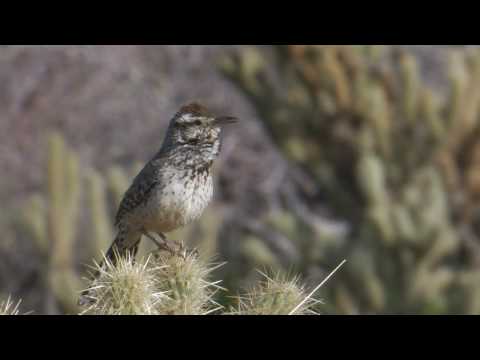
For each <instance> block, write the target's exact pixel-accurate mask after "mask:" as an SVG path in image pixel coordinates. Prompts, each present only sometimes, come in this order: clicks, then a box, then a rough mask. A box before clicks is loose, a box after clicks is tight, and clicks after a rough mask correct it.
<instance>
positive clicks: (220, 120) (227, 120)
mask: <svg viewBox="0 0 480 360" xmlns="http://www.w3.org/2000/svg"><path fill="white" fill-rule="evenodd" d="M236 122H237V118H236V117H233V116H219V117H216V118H215V119H213V123H214V124H215V125H219V126H222V125H228V124H233V123H236Z"/></svg>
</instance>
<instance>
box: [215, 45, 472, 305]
mask: <svg viewBox="0 0 480 360" xmlns="http://www.w3.org/2000/svg"><path fill="white" fill-rule="evenodd" d="M262 51H263V50H262V49H261V48H257V47H250V48H248V50H245V51H243V52H236V53H232V54H229V55H228V56H226V57H225V58H223V59H221V61H220V62H219V67H220V70H221V71H222V72H223V74H224V75H225V76H226V77H227V78H228V79H230V80H231V81H232V82H233V83H234V84H236V85H237V86H238V88H239V89H240V90H241V91H242V92H243V93H244V94H245V95H246V97H247V98H248V99H249V100H250V101H251V102H252V104H253V105H254V106H255V108H256V110H257V112H258V115H259V117H260V118H261V119H263V120H264V122H265V125H266V128H267V130H268V131H269V132H270V134H271V135H272V137H273V139H274V140H275V142H276V144H277V145H278V148H279V149H280V150H281V151H282V152H283V153H284V154H285V156H286V157H287V158H288V159H289V160H290V161H291V162H292V163H297V164H298V165H300V166H301V168H302V169H304V172H305V174H306V175H307V176H309V177H310V178H311V179H312V180H313V182H314V183H315V184H316V187H317V193H318V192H320V193H322V194H323V195H324V197H325V199H326V201H325V203H326V204H325V205H326V206H328V207H329V208H330V210H331V212H332V213H333V214H334V215H335V216H336V217H337V218H338V219H341V220H343V221H345V222H346V223H347V224H348V225H349V226H350V232H349V233H348V234H347V235H346V236H345V237H344V236H343V235H341V236H337V239H336V240H334V241H327V240H326V239H323V238H321V237H319V233H318V231H317V230H318V229H317V230H316V229H314V227H315V226H314V225H313V223H314V222H313V223H312V222H306V221H305V218H304V216H303V215H302V214H300V213H299V212H298V211H297V210H295V209H293V208H291V207H288V206H286V208H285V210H284V211H285V212H287V213H289V214H290V216H293V218H294V221H293V222H294V223H297V224H302V227H307V228H310V229H311V231H308V230H307V231H303V233H302V235H300V233H299V232H298V226H299V225H297V231H295V232H293V233H292V232H291V231H289V230H285V229H283V228H282V227H283V226H278V225H275V224H272V223H270V224H269V226H271V228H272V229H273V230H275V231H281V232H282V233H283V234H284V235H285V236H287V237H288V238H289V239H290V240H291V241H292V242H293V243H298V239H295V238H296V237H302V243H304V244H306V246H307V249H304V251H303V252H302V253H303V255H302V257H301V259H302V260H295V261H297V262H298V261H300V262H301V263H302V264H301V265H300V267H299V268H301V269H303V272H304V275H306V276H313V278H315V276H316V275H315V274H317V273H319V272H318V269H322V268H323V267H324V266H326V265H328V264H330V261H332V260H331V259H337V258H338V257H339V256H340V254H342V255H341V256H346V257H347V258H348V259H349V260H350V263H349V265H348V266H347V268H346V269H345V270H344V273H343V274H342V276H341V280H339V281H336V283H335V284H334V285H333V286H332V288H331V289H330V294H331V295H332V296H331V298H332V299H336V303H331V304H327V305H328V306H330V310H331V311H332V312H339V313H345V312H347V313H348V312H351V313H430V312H446V313H455V312H457V313H458V312H464V313H479V312H480V307H479V304H480V303H479V301H478V298H479V297H478V293H479V291H480V290H475V289H479V288H480V283H475V282H474V281H473V280H472V279H477V275H476V274H477V273H478V268H479V266H480V264H479V262H478V260H477V261H474V259H475V258H477V259H478V255H480V250H479V247H478V246H477V245H475V243H476V242H479V243H480V233H479V232H478V230H475V229H476V228H475V222H476V221H477V222H478V220H476V219H475V214H478V209H479V205H480V202H479V200H480V197H479V195H480V176H479V175H478V174H480V172H479V171H478V170H477V169H478V168H479V165H480V140H479V139H480V137H479V136H478V135H480V112H479V105H478V104H479V103H480V102H479V96H480V86H479V85H478V84H479V83H480V53H479V52H478V51H466V50H463V51H455V52H454V53H453V54H452V59H451V62H450V65H451V66H450V72H449V92H447V93H446V94H438V93H436V92H434V91H433V90H432V89H431V88H430V87H428V86H427V85H426V84H425V82H424V81H423V79H422V77H421V74H420V69H419V68H420V65H419V63H418V62H417V59H416V58H415V57H414V56H413V55H412V54H410V53H409V52H408V51H406V50H401V49H398V48H396V47H394V46H361V47H359V46H324V45H318V46H314V45H302V46H276V47H275V49H274V52H273V54H270V55H272V56H273V57H274V59H275V61H274V62H273V63H274V64H275V66H274V68H273V69H272V67H271V66H270V67H268V64H267V62H266V61H264V59H265V58H266V55H264V54H263V53H262ZM272 74H273V75H272ZM279 84H280V85H279ZM303 194H304V195H303V196H304V199H303V200H304V201H305V203H306V204H313V203H314V200H313V199H312V200H311V199H309V197H308V192H307V191H303ZM312 213H313V215H312V216H314V217H315V214H314V211H312ZM318 219H320V217H318ZM265 221H266V222H267V220H265ZM319 221H320V220H319ZM267 223H268V222H267ZM288 223H289V224H290V223H292V220H289V221H288ZM289 226H290V227H291V225H289ZM472 237H473V240H472ZM319 243H320V244H323V245H319ZM468 244H470V245H468ZM318 246H321V248H322V251H321V252H319V251H315V250H314V249H315V248H318ZM467 249H468V250H469V251H468V252H466V250H467ZM473 249H475V250H474V251H472V250H473ZM469 252H472V253H470V254H469ZM311 253H315V256H311V255H309V254H311ZM474 253H475V254H474ZM345 254H348V255H345ZM365 254H369V255H368V256H366V255H365ZM465 254H468V255H465ZM477 254H478V255H477ZM273 255H275V254H273ZM329 257H330V259H329ZM356 259H357V260H356ZM358 259H361V260H358ZM269 261H270V262H271V261H273V260H269ZM320 273H321V272H320ZM312 274H313V275H312ZM458 291H460V293H461V294H462V296H459V295H458ZM438 299H442V301H441V302H439V301H438Z"/></svg>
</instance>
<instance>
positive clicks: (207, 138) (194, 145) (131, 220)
mask: <svg viewBox="0 0 480 360" xmlns="http://www.w3.org/2000/svg"><path fill="white" fill-rule="evenodd" d="M233 121H234V118H232V117H225V116H224V117H215V116H212V115H211V114H210V113H209V112H208V110H207V109H206V108H205V107H203V106H202V105H199V104H198V103H191V104H189V105H186V106H183V107H182V108H181V109H180V110H179V111H178V112H177V113H176V114H175V116H174V117H173V119H172V120H171V121H170V124H169V127H168V129H167V133H166V135H165V139H164V142H163V144H162V146H161V148H160V150H159V151H158V152H157V153H156V154H155V156H154V157H153V158H152V159H151V160H150V161H149V162H148V163H147V164H146V165H145V167H144V168H143V169H142V170H141V171H140V173H139V174H138V175H137V176H136V177H135V179H134V180H133V182H132V184H131V186H130V187H129V189H128V190H127V191H126V193H125V195H124V197H123V199H122V201H121V202H120V205H119V208H118V211H117V214H116V216H115V226H116V227H117V229H118V233H117V236H116V238H115V239H114V241H113V243H112V245H111V247H110V249H109V250H108V251H107V253H106V257H107V259H108V260H109V261H111V262H112V263H113V264H115V263H116V257H117V256H125V255H126V254H127V253H128V252H130V253H131V254H132V255H135V254H136V251H137V248H138V244H139V242H140V240H141V237H142V235H146V234H149V233H156V234H159V235H160V236H162V237H164V235H163V234H164V233H168V232H170V231H172V230H175V229H177V228H179V227H182V226H184V225H186V224H188V223H190V222H192V221H194V220H196V219H197V218H199V217H200V215H201V214H202V212H203V210H204V209H205V207H206V206H207V205H208V203H209V202H210V200H211V198H212V195H213V180H212V173H211V169H212V164H213V161H214V160H215V159H216V158H217V156H218V154H219V152H220V147H221V140H220V133H221V128H222V126H223V125H224V124H228V123H231V122H233Z"/></svg>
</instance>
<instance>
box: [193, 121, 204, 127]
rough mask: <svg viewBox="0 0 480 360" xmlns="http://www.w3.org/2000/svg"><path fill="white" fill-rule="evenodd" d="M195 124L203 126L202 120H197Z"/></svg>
mask: <svg viewBox="0 0 480 360" xmlns="http://www.w3.org/2000/svg"><path fill="white" fill-rule="evenodd" d="M194 124H195V125H197V126H199V125H202V122H201V121H200V120H195V122H194Z"/></svg>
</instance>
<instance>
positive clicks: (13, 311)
mask: <svg viewBox="0 0 480 360" xmlns="http://www.w3.org/2000/svg"><path fill="white" fill-rule="evenodd" d="M21 302H22V300H18V302H17V303H16V304H14V302H13V301H12V300H11V299H10V296H9V297H8V298H7V300H5V301H2V302H0V315H19V314H20V311H19V309H18V308H19V306H20V303H21Z"/></svg>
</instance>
